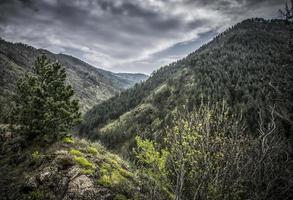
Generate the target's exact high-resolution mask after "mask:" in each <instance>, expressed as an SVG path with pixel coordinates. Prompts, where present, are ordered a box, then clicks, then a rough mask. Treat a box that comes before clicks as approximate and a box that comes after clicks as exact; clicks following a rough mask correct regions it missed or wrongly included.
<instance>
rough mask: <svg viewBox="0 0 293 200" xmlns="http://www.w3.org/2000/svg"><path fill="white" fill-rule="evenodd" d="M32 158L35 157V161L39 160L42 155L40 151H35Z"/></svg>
mask: <svg viewBox="0 0 293 200" xmlns="http://www.w3.org/2000/svg"><path fill="white" fill-rule="evenodd" d="M32 157H33V159H35V160H39V159H40V157H41V154H40V152H39V151H34V152H33V153H32Z"/></svg>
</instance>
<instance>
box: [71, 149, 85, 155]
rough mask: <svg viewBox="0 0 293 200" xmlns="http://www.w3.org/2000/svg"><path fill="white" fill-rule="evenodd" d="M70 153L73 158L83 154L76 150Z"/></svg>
mask: <svg viewBox="0 0 293 200" xmlns="http://www.w3.org/2000/svg"><path fill="white" fill-rule="evenodd" d="M70 153H71V154H72V155H74V156H82V155H83V154H82V153H81V152H80V151H79V150H77V149H71V150H70Z"/></svg>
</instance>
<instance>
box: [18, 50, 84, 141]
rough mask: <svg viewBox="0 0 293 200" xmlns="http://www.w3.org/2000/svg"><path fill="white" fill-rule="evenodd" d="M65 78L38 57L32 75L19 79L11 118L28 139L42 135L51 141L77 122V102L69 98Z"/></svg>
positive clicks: (59, 69) (53, 64)
mask: <svg viewBox="0 0 293 200" xmlns="http://www.w3.org/2000/svg"><path fill="white" fill-rule="evenodd" d="M65 79H66V72H65V69H64V68H62V67H61V65H60V64H59V63H58V62H51V61H50V60H49V59H47V58H46V56H45V55H41V56H39V57H38V58H37V60H36V62H35V65H34V67H33V74H31V75H28V74H26V75H25V77H24V78H22V79H21V80H19V82H18V84H17V92H16V107H15V109H14V117H13V118H14V123H16V124H17V125H19V131H20V132H21V133H23V134H25V136H26V138H27V139H28V140H31V139H33V138H36V137H44V136H46V137H47V138H50V139H51V140H55V139H57V137H58V135H60V134H62V133H65V132H66V131H68V130H69V129H70V128H72V127H73V126H74V125H76V124H77V123H78V121H79V120H80V115H81V114H80V112H79V106H78V101H77V100H73V99H72V96H73V95H74V91H73V89H72V87H71V86H70V85H66V84H65Z"/></svg>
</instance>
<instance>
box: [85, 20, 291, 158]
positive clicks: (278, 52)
mask: <svg viewBox="0 0 293 200" xmlns="http://www.w3.org/2000/svg"><path fill="white" fill-rule="evenodd" d="M288 38H289V34H288V30H287V27H286V25H285V22H284V21H283V20H263V19H249V20H245V21H243V22H241V23H239V24H237V25H235V26H234V27H232V28H230V29H228V30H227V31H225V32H223V33H222V34H220V35H219V36H217V37H216V38H214V40H213V41H211V42H210V43H208V44H206V45H203V46H202V47H201V48H200V49H198V50H197V51H195V52H193V53H191V54H190V55H188V56H187V57H186V58H184V59H182V60H179V61H177V62H174V63H172V64H170V65H168V66H165V67H162V68H161V69H159V70H158V71H156V72H154V73H153V74H152V76H151V77H150V78H149V79H148V80H147V81H145V82H144V83H142V84H140V85H137V86H135V87H134V88H131V89H129V90H126V91H124V92H122V93H121V94H120V95H117V96H116V97H114V98H111V99H110V100H108V101H105V102H103V103H102V104H100V105H97V106H95V107H93V109H92V110H90V111H89V112H88V113H87V114H86V115H85V120H84V122H83V125H82V126H81V132H83V134H85V135H86V134H87V135H89V136H90V137H92V138H94V139H99V140H101V141H102V142H103V143H104V144H105V145H106V146H107V147H110V148H113V149H115V150H117V151H119V152H126V150H125V148H128V151H130V150H131V148H132V147H133V146H134V143H135V139H134V138H135V136H136V135H137V130H139V131H140V132H141V133H143V132H148V133H149V134H148V136H147V138H148V139H154V138H156V139H157V140H158V141H162V139H163V137H162V133H161V132H162V129H163V127H166V126H167V125H170V124H171V123H170V121H171V116H172V112H173V111H174V110H176V107H180V106H182V105H185V106H186V109H187V110H188V112H190V111H192V110H193V109H196V108H198V106H199V105H200V104H201V101H205V102H207V101H209V102H210V103H211V104H214V103H216V102H221V101H222V100H223V99H224V100H225V101H226V103H227V107H229V109H231V112H232V113H234V114H235V113H242V116H243V126H246V127H247V132H248V134H254V135H255V133H256V132H257V131H255V130H256V129H257V127H258V121H257V118H258V110H259V108H262V109H263V110H264V108H266V107H267V106H268V105H269V106H273V105H276V109H277V110H278V112H279V113H281V111H282V112H284V113H286V114H288V116H291V115H292V114H290V113H292V104H291V103H290V102H292V100H293V97H292V95H291V94H293V91H292V87H291V85H293V82H292V78H291V74H293V71H292V70H293V68H292V67H291V65H290V63H289V62H288V61H289V60H290V57H292V56H291V55H290V54H289V53H288V47H287V41H288ZM276 97H278V98H276ZM144 105H148V108H150V109H147V110H142V112H140V111H141V110H140V108H141V107H143V106H144ZM266 115H267V116H269V113H268V112H266ZM283 116H284V115H283ZM291 121H292V120H291ZM283 122H284V120H281V119H278V122H277V123H278V124H279V126H280V131H281V130H283V132H284V133H285V134H288V133H289V132H290V128H288V127H286V125H284V123H283ZM123 155H125V154H123ZM126 156H127V154H126Z"/></svg>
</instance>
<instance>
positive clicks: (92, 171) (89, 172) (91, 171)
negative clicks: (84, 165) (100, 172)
mask: <svg viewBox="0 0 293 200" xmlns="http://www.w3.org/2000/svg"><path fill="white" fill-rule="evenodd" d="M94 172H95V171H94V170H93V169H83V170H81V173H83V174H85V175H91V174H93V173H94Z"/></svg>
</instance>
